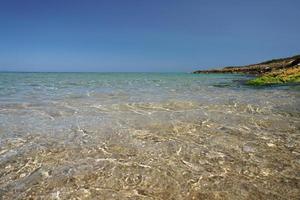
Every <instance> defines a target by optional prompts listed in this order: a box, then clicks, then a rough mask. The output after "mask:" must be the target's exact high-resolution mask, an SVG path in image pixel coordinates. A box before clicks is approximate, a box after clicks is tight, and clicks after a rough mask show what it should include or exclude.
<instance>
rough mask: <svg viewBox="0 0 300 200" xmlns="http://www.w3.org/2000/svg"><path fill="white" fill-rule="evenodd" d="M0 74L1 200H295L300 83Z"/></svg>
mask: <svg viewBox="0 0 300 200" xmlns="http://www.w3.org/2000/svg"><path fill="white" fill-rule="evenodd" d="M247 79H248V77H246V76H241V75H224V74H220V75H219V74H211V75H201V74H184V73H178V74H176V73H170V74H158V73H157V74H155V73H153V74H152V73H0V198H1V197H2V198H3V199H27V198H42V199H72V198H78V199H297V198H298V197H299V196H300V190H299V188H300V146H299V143H300V138H299V137H300V136H299V133H300V131H299V130H300V101H299V100H300V98H299V97H300V93H299V91H300V86H299V85H292V86H291V85H286V86H281V87H262V88H253V87H249V86H246V85H243V84H242V83H241V82H243V81H245V80H247Z"/></svg>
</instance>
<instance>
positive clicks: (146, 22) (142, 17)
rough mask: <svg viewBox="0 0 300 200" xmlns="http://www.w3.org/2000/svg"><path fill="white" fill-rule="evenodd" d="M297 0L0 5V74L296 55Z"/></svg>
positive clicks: (163, 67) (182, 66)
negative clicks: (2, 72) (5, 72)
mask: <svg viewBox="0 0 300 200" xmlns="http://www.w3.org/2000/svg"><path fill="white" fill-rule="evenodd" d="M299 8H300V1H299V0H251V1H250V0H249V1H246V0H245V1H244V0H235V1H234V0H218V1H217V0H0V71H184V72H189V71H193V70H196V69H201V68H210V67H215V66H225V65H240V64H248V63H254V62H257V61H263V60H265V59H270V58H276V57H285V56H291V55H294V54H300V25H299V20H300V12H299Z"/></svg>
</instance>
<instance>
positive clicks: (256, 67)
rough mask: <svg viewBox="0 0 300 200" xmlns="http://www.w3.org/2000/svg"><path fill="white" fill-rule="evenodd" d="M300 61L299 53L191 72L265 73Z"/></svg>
mask: <svg viewBox="0 0 300 200" xmlns="http://www.w3.org/2000/svg"><path fill="white" fill-rule="evenodd" d="M299 63H300V55H297V56H293V57H288V58H280V59H273V60H269V61H266V62H262V63H258V64H252V65H245V66H229V67H224V68H222V69H211V70H198V71H195V72H193V73H195V74H199V73H244V74H255V75H262V74H265V73H270V72H273V71H276V70H280V69H286V68H290V67H294V66H297V65H299Z"/></svg>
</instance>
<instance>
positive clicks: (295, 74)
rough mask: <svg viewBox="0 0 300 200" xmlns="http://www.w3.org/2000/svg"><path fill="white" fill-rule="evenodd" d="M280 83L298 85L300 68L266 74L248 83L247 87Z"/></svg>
mask: <svg viewBox="0 0 300 200" xmlns="http://www.w3.org/2000/svg"><path fill="white" fill-rule="evenodd" d="M280 83H300V67H296V68H290V69H287V70H283V71H279V72H272V73H267V74H265V75H263V76H261V77H258V78H255V79H252V80H250V81H248V84H249V85H258V86H259V85H270V84H280Z"/></svg>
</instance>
